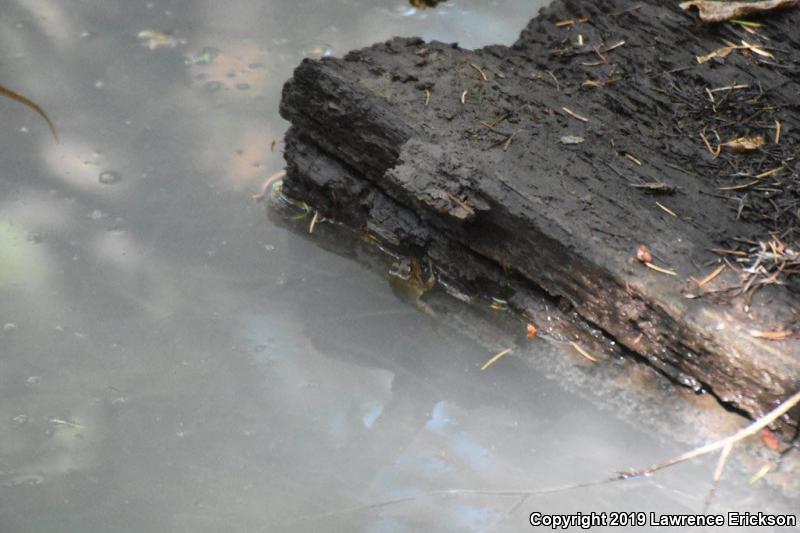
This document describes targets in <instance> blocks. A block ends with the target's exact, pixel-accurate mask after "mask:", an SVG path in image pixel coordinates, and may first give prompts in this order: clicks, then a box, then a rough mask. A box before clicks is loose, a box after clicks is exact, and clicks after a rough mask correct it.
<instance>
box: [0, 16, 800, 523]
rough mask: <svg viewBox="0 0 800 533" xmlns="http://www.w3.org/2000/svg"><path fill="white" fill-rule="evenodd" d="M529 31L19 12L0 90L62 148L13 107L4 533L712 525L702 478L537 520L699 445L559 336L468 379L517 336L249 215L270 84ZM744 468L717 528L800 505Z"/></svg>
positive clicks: (4, 225)
mask: <svg viewBox="0 0 800 533" xmlns="http://www.w3.org/2000/svg"><path fill="white" fill-rule="evenodd" d="M537 9H538V5H534V4H532V3H530V2H528V1H523V0H502V1H501V0H497V1H493V2H486V1H483V0H480V1H479V0H464V1H462V2H455V1H454V2H450V3H443V4H440V5H439V6H438V7H437V8H436V9H421V7H419V6H418V7H414V6H412V5H410V4H409V3H407V2H404V1H401V0H380V1H376V2H366V1H360V0H339V1H334V2H325V3H320V2H317V1H312V0H303V1H297V0H295V1H286V0H280V1H278V0H270V1H264V0H258V1H255V0H252V1H250V0H238V1H235V2H224V3H220V2H210V1H200V2H196V1H192V2H190V1H188V0H175V1H163V2H161V1H153V2H145V1H142V2H128V1H122V0H114V1H100V0H92V1H87V2H83V3H80V4H75V5H69V6H66V5H61V4H58V3H38V2H37V3H30V2H23V1H21V0H10V1H9V2H6V5H5V6H4V9H3V11H4V13H3V14H4V16H3V18H2V19H1V20H0V42H1V43H2V48H0V50H2V61H0V72H2V84H3V85H4V86H8V87H10V88H13V89H14V90H15V91H18V92H19V93H20V94H25V95H26V96H28V97H30V98H31V99H32V100H34V101H35V102H37V103H38V104H40V105H41V106H42V107H43V108H44V109H45V110H46V112H47V114H48V116H49V117H50V118H51V119H52V120H53V123H54V124H55V126H56V128H57V131H58V133H59V139H60V142H59V143H56V142H55V141H54V140H53V138H52V136H50V134H49V131H48V129H47V125H46V124H44V123H43V122H42V120H41V117H39V116H38V115H36V114H35V113H34V112H32V111H31V110H30V109H27V108H26V107H24V106H22V105H19V104H18V103H15V102H12V101H10V100H8V101H7V100H5V99H4V100H2V101H0V114H2V117H3V125H4V127H3V129H2V131H0V144H1V145H2V146H3V148H4V149H3V150H2V153H0V295H2V297H0V435H2V438H0V531H2V532H6V531H8V532H14V533H16V532H63V531H81V532H108V531H135V532H138V533H146V532H159V533H161V532H165V531H170V532H171V531H187V532H204V531H208V532H212V531H275V530H281V531H308V530H312V529H322V530H325V531H376V532H378V531H380V532H383V531H418V530H423V531H490V530H497V531H506V530H509V529H517V528H523V527H527V524H528V516H529V514H530V513H531V512H534V511H546V512H551V513H555V512H562V513H574V512H578V511H581V512H590V511H612V510H630V511H651V510H652V511H656V512H659V513H666V512H700V510H701V509H702V506H703V499H704V497H705V494H706V491H707V489H708V485H709V482H710V478H711V473H712V471H713V468H714V460H713V459H706V460H701V461H698V462H695V463H692V464H689V465H681V466H679V467H676V468H674V469H672V470H670V471H667V472H663V473H661V474H659V475H657V476H652V477H649V478H644V479H634V480H628V481H625V482H619V483H611V484H602V485H596V486H590V487H584V488H569V489H565V490H558V491H552V492H544V493H536V494H530V495H528V496H527V497H524V496H525V494H526V493H527V492H530V491H540V489H549V488H554V487H561V486H565V485H571V484H576V483H584V482H587V481H596V480H600V479H604V478H607V477H608V476H609V475H612V474H613V472H615V471H616V470H619V469H623V468H629V467H633V466H643V465H646V464H650V463H652V462H655V461H658V460H660V459H664V458H666V457H669V456H671V455H674V454H675V453H677V452H679V451H683V449H684V448H685V447H686V444H679V443H678V442H677V441H675V440H671V439H669V438H666V437H665V436H664V435H665V434H666V433H667V432H668V431H669V428H670V427H671V426H669V425H668V424H667V422H664V420H667V421H669V420H671V419H670V418H669V414H668V413H666V414H665V413H664V412H663V411H664V409H660V408H659V406H658V405H650V406H648V405H647V404H646V402H644V403H641V404H640V403H639V402H638V401H637V399H636V398H637V396H636V394H634V393H631V392H629V391H628V390H627V388H626V387H625V386H622V385H619V383H618V385H617V386H615V385H614V384H613V383H611V384H609V383H608V380H606V379H605V377H604V375H603V374H602V372H596V371H594V370H592V369H587V368H585V367H582V366H581V365H579V364H577V363H576V362H575V361H574V360H570V359H569V358H568V357H566V356H565V355H564V353H563V352H562V351H561V350H558V349H556V348H554V347H552V346H550V345H548V344H547V343H546V342H544V341H536V342H532V343H528V344H525V347H524V348H523V347H520V349H518V350H516V351H515V352H514V354H512V355H510V356H507V357H505V358H503V359H502V360H500V361H498V362H497V363H495V364H494V365H492V366H491V367H490V368H488V369H487V370H486V371H481V370H480V368H481V366H482V365H483V364H484V363H485V362H486V361H487V359H488V358H489V357H490V356H491V355H492V354H494V353H497V352H498V351H500V349H502V348H504V347H506V344H507V343H509V342H512V341H513V338H512V337H513V336H512V335H511V334H510V333H509V332H507V331H505V330H504V329H503V327H502V321H501V323H500V324H499V325H498V324H494V323H493V322H492V320H487V319H485V317H484V316H483V315H482V314H481V313H476V312H474V310H471V309H470V306H468V305H464V304H460V303H459V302H458V301H457V300H455V299H452V298H451V299H450V300H448V299H447V298H448V297H446V295H442V296H441V297H437V298H439V299H438V300H436V301H434V302H433V303H434V304H436V310H437V313H436V316H431V314H430V313H426V312H425V310H424V309H421V308H420V307H419V306H417V305H414V304H413V302H411V303H409V301H405V300H403V299H402V298H399V297H398V295H397V294H396V292H397V291H396V288H395V290H393V287H392V285H390V284H389V283H387V279H386V276H385V273H384V270H383V268H384V267H383V266H382V265H381V263H380V260H378V259H375V258H374V257H373V256H371V255H370V252H369V251H364V250H363V249H362V248H361V247H359V246H356V245H354V244H352V243H349V242H346V241H340V240H339V239H340V236H338V235H337V234H336V232H334V231H331V228H329V227H328V226H329V224H325V223H321V224H319V227H318V228H317V230H316V231H315V232H314V233H313V234H312V235H310V236H309V235H308V234H307V232H304V231H301V230H297V229H293V226H292V224H290V223H289V224H279V223H276V221H275V220H274V219H269V218H268V217H267V216H265V207H264V204H263V203H257V202H254V201H253V200H252V198H251V196H252V195H254V194H256V195H257V194H259V192H260V191H261V190H262V185H263V183H264V180H265V179H266V178H267V177H268V176H270V175H274V173H275V172H277V171H279V170H280V169H281V168H282V166H283V161H282V156H281V152H280V150H281V143H280V139H281V137H282V134H283V131H284V130H285V128H286V123H285V122H283V121H282V120H281V119H280V118H279V117H278V114H277V109H278V102H279V98H280V89H281V86H282V83H283V82H284V81H285V80H286V79H287V78H288V77H289V76H290V75H291V71H292V69H293V67H294V66H295V65H296V64H297V63H298V62H299V61H300V60H301V59H302V58H303V57H323V56H327V55H340V54H342V53H344V52H346V51H347V50H349V49H352V48H357V47H360V46H365V45H368V44H370V43H372V42H374V41H379V40H384V39H386V38H388V37H390V36H392V35H396V34H402V35H415V34H416V35H421V36H423V37H425V38H437V39H440V40H444V41H460V42H461V44H462V45H464V46H480V45H483V44H489V43H493V42H505V43H508V42H512V41H513V40H514V39H515V38H516V35H517V34H518V32H519V30H520V29H521V28H522V25H523V23H524V21H525V20H527V19H528V18H529V17H531V16H533V15H534V14H535V12H536V10H537ZM302 222H303V223H304V224H307V222H308V221H307V220H305V221H302ZM631 372H633V371H631ZM628 373H629V372H628V370H627V367H625V372H621V371H620V372H619V373H618V377H619V379H620V380H622V376H624V375H627V374H628ZM631 379H632V378H631ZM604 383H605V385H604ZM620 383H621V381H620ZM626 383H627V382H626ZM681 394H683V393H681ZM686 398H688V399H689V400H688V401H689V402H690V403H691V402H694V404H696V406H697V407H698V409H705V408H707V407H709V406H710V405H711V403H713V402H708V401H707V399H705V398H699V397H698V398H695V399H693V398H692V397H691V395H688V393H687V396H686ZM725 420H728V419H725ZM736 422H737V421H736V420H735V419H731V422H730V424H731V428H734V427H735V424H736ZM670 423H671V422H670ZM676 423H677V422H676ZM659 428H660V429H659ZM679 439H680V440H684V441H691V440H692V438H691V436H686V435H681V436H679ZM750 474H752V472H749V471H746V469H743V468H738V469H737V468H733V469H731V470H730V471H729V473H728V474H727V475H726V477H725V478H723V484H722V486H721V488H720V491H719V494H718V495H717V499H716V503H715V507H714V508H713V509H712V510H714V511H715V512H722V511H724V510H737V511H745V510H749V511H759V510H761V511H767V510H773V511H776V510H786V509H790V510H791V509H793V508H794V507H792V505H791V504H790V502H788V501H786V500H784V499H782V497H781V496H780V495H777V494H775V493H774V492H771V491H769V490H768V489H766V488H764V487H762V486H761V485H755V486H748V485H747V484H746V479H747V477H748V475H750ZM451 489H457V490H455V491H452V490H451ZM448 491H449V492H448ZM379 503H382V504H384V505H374V504H379Z"/></svg>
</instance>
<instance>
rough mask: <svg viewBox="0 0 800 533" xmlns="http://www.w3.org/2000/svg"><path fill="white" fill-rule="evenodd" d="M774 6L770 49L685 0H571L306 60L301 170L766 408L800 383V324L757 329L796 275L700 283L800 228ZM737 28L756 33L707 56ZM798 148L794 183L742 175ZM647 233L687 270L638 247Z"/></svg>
mask: <svg viewBox="0 0 800 533" xmlns="http://www.w3.org/2000/svg"><path fill="white" fill-rule="evenodd" d="M583 18H585V19H587V20H586V22H583V23H580V22H579V23H576V24H566V25H563V24H558V25H557V24H555V22H557V21H561V20H567V19H574V20H573V22H574V21H575V20H582V19H583ZM766 22H767V26H766V27H765V28H763V29H761V30H759V31H760V32H762V33H764V34H766V35H768V36H769V38H770V39H771V40H770V41H767V43H768V44H762V45H761V46H762V47H763V48H759V47H757V48H755V49H753V48H752V46H750V45H754V43H756V42H761V41H760V40H759V37H758V36H752V35H750V34H749V33H746V32H745V31H744V30H742V29H741V28H739V27H738V26H733V25H729V24H725V25H719V26H713V27H706V26H702V25H701V24H700V23H699V22H698V21H697V20H696V17H695V16H694V15H692V14H690V13H684V12H681V11H680V10H679V9H678V8H677V6H675V5H672V4H671V3H662V2H657V1H655V0H647V1H644V2H636V3H634V2H630V1H628V0H601V1H596V2H581V1H576V0H562V1H556V2H555V3H554V4H553V5H552V6H550V7H548V8H545V9H543V10H542V12H541V13H540V15H539V17H537V18H536V19H534V20H532V21H531V22H530V24H529V25H528V27H527V28H526V29H525V30H524V31H523V33H522V35H521V37H520V39H519V40H518V41H517V43H515V44H514V45H513V46H512V47H510V48H509V47H502V46H490V47H487V48H483V49H480V50H476V51H471V50H464V49H461V48H459V47H458V46H456V45H448V44H443V43H437V42H431V43H427V42H424V41H422V40H421V39H394V40H391V41H388V42H386V43H383V44H379V45H375V46H373V47H371V48H367V49H364V50H359V51H356V52H351V53H350V54H348V55H347V56H346V57H345V58H344V59H323V60H320V61H309V60H306V61H304V62H303V63H302V64H301V65H300V66H299V67H298V68H297V70H296V71H295V74H294V77H293V78H292V79H291V80H290V81H289V82H288V83H287V84H286V87H285V89H284V95H283V101H282V104H281V113H282V114H283V116H284V117H285V118H287V119H288V120H290V121H291V122H292V128H291V129H290V131H289V133H288V134H287V138H286V160H287V170H288V174H287V179H286V183H285V189H286V191H287V192H288V193H289V194H291V195H294V196H298V197H302V198H303V199H305V200H306V201H307V202H309V203H310V204H311V205H313V206H314V207H315V208H316V209H318V210H319V211H320V213H321V214H322V215H324V216H326V217H329V218H333V219H336V220H340V221H342V222H345V223H347V224H348V225H350V226H353V227H355V228H364V229H367V230H368V231H370V232H371V233H373V234H375V235H376V236H378V237H379V238H380V239H381V240H383V241H384V242H386V243H389V244H391V245H393V246H396V247H398V248H402V249H404V250H406V251H408V252H409V253H412V254H415V255H418V256H424V255H427V256H428V257H430V258H431V259H433V260H434V262H435V263H436V265H437V268H438V269H439V270H440V272H441V273H442V274H443V275H448V276H450V277H453V278H457V279H460V280H462V281H463V282H465V283H467V284H471V285H472V288H474V289H476V290H480V284H481V280H482V279H484V278H485V277H486V276H487V274H486V272H487V269H494V271H495V272H499V273H507V275H508V276H514V277H515V278H516V279H524V280H526V282H528V283H530V284H531V285H533V286H535V287H536V288H537V290H538V289H541V290H543V291H545V292H546V293H547V294H549V295H551V296H553V297H559V298H563V299H565V300H567V301H569V302H570V303H571V304H572V306H574V309H575V310H576V311H577V312H578V313H579V314H580V315H581V316H582V317H583V318H584V319H585V320H587V321H588V322H590V323H593V324H596V325H598V326H599V327H601V328H602V329H603V330H604V331H606V332H607V333H608V334H609V335H610V336H613V337H614V338H615V339H617V340H618V341H619V342H621V343H622V344H623V345H624V346H626V347H627V348H629V349H630V350H632V351H634V352H636V353H638V354H641V355H642V356H643V357H645V358H646V359H647V360H648V361H649V362H650V363H651V364H653V365H654V366H656V367H658V368H660V369H662V370H664V371H665V372H666V373H668V374H669V375H672V376H674V377H676V378H677V379H678V380H679V381H681V382H682V383H684V384H686V385H690V386H696V387H705V388H707V389H709V390H711V391H713V392H714V393H715V394H716V395H717V396H718V397H719V398H720V399H721V400H723V401H724V402H728V403H730V404H731V405H733V406H736V407H738V408H740V409H743V410H745V411H746V412H748V413H750V414H751V415H753V416H757V415H760V414H762V413H763V412H765V411H766V410H768V409H769V408H770V407H771V406H773V405H774V404H775V403H776V402H778V401H780V400H781V399H782V398H784V397H786V396H787V395H789V394H790V393H791V392H793V391H794V390H796V389H797V388H798V386H800V342H798V341H797V339H796V337H789V338H786V339H783V340H764V339H761V338H758V337H756V336H754V335H753V333H754V332H758V331H783V330H787V329H790V328H792V327H796V322H797V320H798V314H797V306H796V303H797V298H798V295H797V292H795V290H796V287H794V288H792V287H791V282H790V285H789V286H782V285H781V286H779V285H774V284H773V285H768V286H764V287H763V288H762V289H760V290H758V291H757V292H755V293H752V292H749V293H747V294H744V295H738V296H735V295H734V293H735V292H736V291H727V292H724V293H714V294H716V295H717V296H714V295H705V296H702V297H699V298H692V297H693V296H697V295H699V294H701V293H703V292H705V291H708V290H709V289H711V290H718V289H720V288H725V287H738V286H740V284H741V283H742V278H741V274H740V273H736V272H734V271H733V270H732V269H731V268H726V269H725V271H723V272H722V273H721V274H720V275H719V276H717V277H715V278H714V279H713V280H712V281H710V282H709V283H707V284H705V285H704V286H702V287H701V286H699V285H698V284H697V283H695V282H693V281H690V280H689V277H690V276H692V277H694V278H695V279H702V278H703V277H705V276H706V275H707V274H709V272H711V271H712V270H714V268H715V266H716V264H712V263H713V261H714V260H718V259H719V255H716V254H714V253H712V252H711V251H710V249H712V248H714V247H721V246H730V245H731V242H733V241H732V240H731V239H736V238H745V239H756V240H759V239H760V240H764V239H768V238H769V236H768V232H769V231H774V230H780V231H784V234H783V235H782V238H783V240H784V241H785V242H787V243H789V244H790V245H792V243H797V242H798V241H800V239H798V235H797V233H796V232H795V233H792V226H791V224H792V220H798V221H800V212H798V211H797V206H795V207H794V210H795V211H792V203H791V202H793V201H796V200H797V198H800V193H798V191H799V190H800V180H798V164H797V162H796V161H795V159H794V158H795V156H796V154H797V149H796V146H797V145H796V140H797V137H796V134H795V130H796V128H797V126H798V125H800V95H799V94H798V85H797V83H796V82H795V81H794V80H796V79H798V78H797V75H798V73H799V72H800V33H798V32H797V31H796V28H797V26H798V23H800V14H798V11H797V10H790V11H784V12H780V14H779V15H778V16H775V17H771V18H768V19H766ZM724 40H725V41H728V42H731V43H736V44H739V43H742V42H744V43H746V44H742V45H741V48H737V49H731V50H728V55H727V56H725V57H717V58H712V59H710V60H708V61H705V62H702V63H700V62H699V61H698V59H697V56H703V55H706V54H709V53H710V52H713V51H715V50H718V49H720V48H722V47H724V46H726V45H725V42H724ZM767 48H768V49H767ZM764 52H766V53H767V54H768V55H765V54H764ZM719 55H720V56H722V55H724V52H723V53H720V54H719ZM769 55H771V56H772V57H769ZM776 121H778V122H779V123H780V131H781V133H780V138H778V139H776V135H775V134H776V133H777V131H776V127H777V122H776ZM716 135H719V138H720V140H717V138H716ZM758 135H762V136H764V139H765V141H766V142H765V144H764V145H763V146H761V147H759V148H758V149H757V150H755V151H752V152H748V153H738V152H734V151H733V150H728V149H725V148H723V149H722V151H721V152H720V153H719V154H718V155H717V156H716V157H714V155H712V153H710V151H709V148H707V146H706V143H705V142H704V141H703V136H705V138H706V139H707V140H708V141H709V142H708V144H709V145H711V150H714V149H715V147H716V146H717V145H718V144H719V143H720V142H721V141H728V140H730V139H733V138H736V137H749V138H756V137H757V136H758ZM776 140H778V141H779V142H778V143H775V141H776ZM779 167H783V168H782V170H779V171H776V172H775V173H773V174H768V177H769V178H770V179H772V177H774V176H776V175H780V176H781V178H780V179H781V180H782V181H781V182H780V184H779V185H781V186H782V187H783V188H782V189H780V194H778V193H774V192H773V193H769V194H772V195H773V196H771V197H767V196H768V195H767V193H764V192H762V191H751V190H748V188H746V187H744V188H741V189H739V188H737V187H738V186H739V185H740V184H747V182H751V181H753V180H755V181H756V182H757V183H756V184H755V185H760V184H761V182H758V180H759V179H766V178H757V177H755V176H759V175H763V174H764V173H766V172H769V171H771V170H774V169H775V168H779ZM750 187H752V186H750ZM772 188H773V189H775V187H774V186H773V187H772ZM720 189H723V190H720ZM745 193H747V194H752V196H750V197H744V198H743V196H744V194H745ZM769 202H771V203H769ZM772 204H775V210H776V214H775V216H772V215H769V216H767V215H765V213H768V212H771V210H772ZM737 206H739V207H738V211H737ZM764 206H767V208H768V209H769V210H770V211H766V210H765V209H767V208H765V207H764ZM784 207H785V209H784ZM642 244H644V245H646V246H647V247H648V248H649V249H650V250H651V251H652V256H653V263H654V264H655V265H657V266H660V267H662V268H663V269H667V270H670V271H673V272H674V273H675V274H677V275H674V276H673V275H670V274H665V273H662V272H658V271H655V270H652V269H650V268H647V267H646V266H645V265H644V264H642V263H641V262H639V261H637V260H636V259H635V255H636V251H637V248H638V247H639V246H640V245H642ZM510 285H514V286H517V284H510ZM719 294H722V295H723V297H719Z"/></svg>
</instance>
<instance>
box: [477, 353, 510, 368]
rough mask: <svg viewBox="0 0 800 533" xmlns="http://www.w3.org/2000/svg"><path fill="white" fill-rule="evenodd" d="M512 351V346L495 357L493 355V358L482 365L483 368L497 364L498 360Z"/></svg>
mask: <svg viewBox="0 0 800 533" xmlns="http://www.w3.org/2000/svg"><path fill="white" fill-rule="evenodd" d="M510 353H511V348H506V349H505V350H503V351H502V352H500V353H498V354H497V355H495V356H494V357H492V358H491V359H489V360H488V361H486V362H485V363H484V364H483V366H482V367H481V370H486V369H487V368H489V367H490V366H492V365H493V364H495V363H496V362H497V361H498V360H500V358H502V357H504V356H506V355H508V354H510Z"/></svg>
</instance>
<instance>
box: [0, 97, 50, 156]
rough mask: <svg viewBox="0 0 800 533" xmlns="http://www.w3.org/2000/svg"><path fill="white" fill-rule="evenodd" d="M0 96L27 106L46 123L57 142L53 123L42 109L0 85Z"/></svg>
mask: <svg viewBox="0 0 800 533" xmlns="http://www.w3.org/2000/svg"><path fill="white" fill-rule="evenodd" d="M0 94H2V95H3V96H6V97H8V98H11V99H12V100H16V101H17V102H19V103H21V104H22V105H25V106H28V107H30V108H31V109H33V110H34V111H36V112H37V113H38V114H39V116H41V117H42V118H43V119H44V121H45V122H47V127H48V128H50V133H52V134H53V138H54V139H55V140H56V142H58V133H56V127H55V126H53V122H52V121H51V120H50V117H48V116H47V113H45V112H44V109H42V108H41V107H39V104H37V103H36V102H34V101H33V100H31V99H29V98H27V97H25V96H22V95H21V94H19V93H17V92H14V91H12V90H11V89H7V88H5V87H3V86H2V85H0Z"/></svg>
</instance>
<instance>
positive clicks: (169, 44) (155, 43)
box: [136, 30, 186, 50]
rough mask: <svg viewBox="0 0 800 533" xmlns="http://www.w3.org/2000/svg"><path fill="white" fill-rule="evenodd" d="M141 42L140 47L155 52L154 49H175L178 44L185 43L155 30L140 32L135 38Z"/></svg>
mask: <svg viewBox="0 0 800 533" xmlns="http://www.w3.org/2000/svg"><path fill="white" fill-rule="evenodd" d="M136 37H137V38H138V39H139V40H140V41H142V46H145V47H147V48H149V49H150V50H155V49H156V48H175V47H176V46H178V45H179V44H186V41H184V40H182V39H178V38H176V37H175V36H174V35H170V34H168V33H163V32H160V31H155V30H142V31H140V32H139V35H137V36H136Z"/></svg>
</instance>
